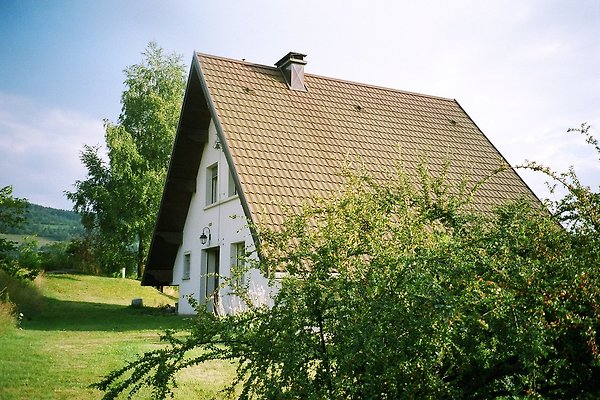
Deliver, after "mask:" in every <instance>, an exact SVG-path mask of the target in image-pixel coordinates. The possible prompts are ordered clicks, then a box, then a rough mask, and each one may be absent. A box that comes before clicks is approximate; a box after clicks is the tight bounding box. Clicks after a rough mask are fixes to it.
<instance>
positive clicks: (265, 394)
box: [98, 168, 600, 399]
mask: <svg viewBox="0 0 600 400" xmlns="http://www.w3.org/2000/svg"><path fill="white" fill-rule="evenodd" d="M420 177H421V180H420V184H419V185H417V186H416V187H415V186H413V185H411V184H410V183H409V181H408V179H407V178H406V177H405V176H404V175H403V174H402V173H401V172H399V173H398V175H397V176H396V177H395V178H394V179H392V180H390V182H388V183H386V184H378V183H375V182H373V181H372V180H371V179H370V178H369V177H365V176H361V175H349V177H348V184H347V187H346V189H345V191H344V192H343V193H341V194H340V195H339V196H338V197H336V198H333V199H327V200H322V201H319V202H317V203H316V204H314V205H312V206H306V207H305V208H304V209H303V211H302V212H301V213H299V214H295V215H291V216H290V217H289V218H288V219H287V220H286V221H285V223H284V224H283V225H282V226H281V227H280V229H279V230H277V231H273V230H269V229H265V228H263V229H260V230H259V236H260V250H261V259H260V261H259V265H258V266H259V267H260V268H262V270H263V271H265V272H266V273H272V272H273V271H277V270H282V269H284V270H286V271H287V276H286V277H285V278H284V279H283V280H282V281H281V282H279V285H280V290H279V292H278V293H277V294H276V296H275V298H274V304H273V306H272V307H267V306H254V305H253V304H252V302H250V301H248V304H247V311H245V312H240V313H238V314H235V315H223V316H215V315H212V314H208V313H206V312H205V311H202V308H201V307H200V308H199V315H198V318H197V321H196V324H195V325H194V327H193V328H192V329H191V330H190V331H189V332H187V335H176V334H175V333H174V332H167V334H166V335H165V336H164V340H165V341H166V342H167V343H168V344H169V347H168V348H167V349H166V350H158V351H154V352H149V353H146V354H144V355H142V356H140V358H139V359H137V360H135V361H132V362H130V363H128V364H127V365H125V366H124V367H123V368H122V369H121V370H118V371H115V372H114V373H113V374H111V375H109V376H108V377H107V378H106V379H105V380H103V381H102V382H100V383H99V384H98V387H99V388H101V389H103V390H105V391H106V394H105V398H114V397H115V396H117V395H118V394H119V393H121V392H123V391H128V390H130V391H132V392H135V391H137V390H138V389H139V388H140V387H141V386H142V385H149V386H152V387H153V388H154V392H153V394H154V396H155V397H156V398H164V397H166V396H167V395H168V394H169V393H170V388H171V387H172V385H173V384H174V375H175V373H176V372H177V371H179V370H180V369H183V368H186V367H188V366H190V365H194V364H197V363H201V362H203V361H206V360H210V359H221V360H237V361H238V362H239V364H238V369H237V378H236V380H235V381H234V382H233V383H232V386H231V387H230V392H229V393H230V394H232V395H233V394H235V395H237V396H238V398H240V399H254V398H256V399H263V398H264V399H299V398H301V399H330V398H340V399H364V398H378V399H379V398H380V399H401V398H408V399H412V398H436V399H438V398H441V399H444V398H445V399H449V398H481V399H484V398H498V397H502V398H524V397H531V398H555V399H563V398H597V397H598V396H599V395H600V336H599V332H600V319H599V315H600V304H599V299H600V271H599V270H598V260H600V241H599V233H600V232H599V231H598V226H597V225H595V221H598V219H597V218H598V215H599V213H600V208H599V207H598V203H597V202H596V203H593V202H592V201H590V200H588V199H597V194H594V193H593V192H591V191H590V190H589V189H588V188H585V187H583V186H582V185H579V186H577V185H575V186H573V187H575V188H576V189H577V190H574V191H573V190H572V191H570V196H567V197H566V198H565V199H564V200H563V201H562V202H561V203H560V204H557V207H556V210H559V213H558V214H557V215H555V216H552V215H550V214H549V213H548V212H547V210H545V209H542V208H541V206H540V205H536V204H531V203H530V202H527V201H517V202H515V203H512V204H506V205H503V206H502V207H499V208H497V209H496V210H495V211H494V212H493V213H489V214H480V213H477V212H474V211H472V208H471V207H470V202H469V199H470V194H469V193H465V192H464V191H463V190H460V188H464V187H465V186H464V185H462V184H460V185H459V186H451V185H450V184H448V181H447V179H446V177H445V176H443V175H442V176H438V177H432V176H430V175H429V174H427V172H426V170H425V168H422V170H421V174H420ZM565 182H567V181H565ZM567 189H571V188H570V187H569V186H567ZM590 204H591V206H590ZM561 210H568V211H566V213H565V212H562V211H561ZM584 211H585V212H584ZM567 219H568V221H570V222H571V223H570V224H568V226H569V227H570V228H569V229H565V228H563V227H562V226H561V225H560V224H559V223H558V222H557V221H562V222H564V221H566V220H567ZM272 275H273V274H271V275H270V276H272ZM229 283H231V284H233V285H234V290H235V291H237V290H240V289H243V288H239V287H235V279H232V280H231V281H229ZM238 294H240V295H241V296H242V297H243V293H238ZM198 349H200V350H201V351H200V352H199V353H198V352H196V350H198ZM198 354H200V355H198Z"/></svg>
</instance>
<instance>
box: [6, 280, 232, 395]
mask: <svg viewBox="0 0 600 400" xmlns="http://www.w3.org/2000/svg"><path fill="white" fill-rule="evenodd" d="M39 287H40V291H41V292H42V295H43V298H42V305H41V307H40V309H39V310H38V311H35V312H32V313H31V314H30V315H25V316H24V317H23V320H22V322H21V324H20V329H18V330H8V331H7V332H6V333H5V334H4V335H0V399H3V400H9V399H98V398H100V397H101V392H99V391H97V390H94V389H90V388H89V385H90V384H91V383H94V382H96V381H98V380H99V378H100V377H102V376H103V375H105V374H107V373H108V372H110V371H111V370H112V369H115V368H118V367H120V366H122V365H123V364H124V362H125V360H130V359H133V358H134V356H135V355H136V354H139V353H141V352H144V351H147V350H151V349H154V348H157V346H160V345H161V344H160V342H159V333H160V332H162V331H164V330H165V329H170V328H178V327H182V326H184V325H185V324H186V323H188V322H189V321H188V320H186V319H184V318H181V317H178V316H175V315H172V314H167V313H164V312H163V311H161V309H160V308H159V306H161V305H164V304H174V302H175V299H174V298H173V297H169V296H166V295H164V294H162V293H160V292H158V291H157V290H155V289H152V288H147V287H141V286H140V284H139V282H137V281H134V280H129V279H117V278H101V277H93V276H80V275H46V276H45V277H44V278H43V279H42V280H41V282H40V283H39ZM135 297H141V298H143V300H144V306H145V307H144V308H141V309H134V308H131V307H130V306H129V305H130V303H131V299H132V298H135ZM234 371H235V366H234V365H231V364H229V363H225V362H218V363H212V364H207V365H203V366H199V367H196V368H193V369H190V370H187V371H184V372H183V373H182V374H181V375H180V379H179V382H180V387H179V388H178V389H177V391H176V393H175V398H176V399H188V398H193V399H211V398H215V397H216V398H221V397H222V396H221V395H220V394H219V393H218V391H219V389H221V388H222V387H223V386H225V385H226V384H227V383H228V382H230V380H231V379H232V377H233V375H234ZM147 397H148V393H144V394H142V395H140V396H139V398H147Z"/></svg>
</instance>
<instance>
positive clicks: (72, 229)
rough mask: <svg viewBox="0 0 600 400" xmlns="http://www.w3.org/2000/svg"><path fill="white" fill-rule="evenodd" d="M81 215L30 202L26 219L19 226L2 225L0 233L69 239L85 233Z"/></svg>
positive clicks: (56, 239)
mask: <svg viewBox="0 0 600 400" xmlns="http://www.w3.org/2000/svg"><path fill="white" fill-rule="evenodd" d="M83 231H84V229H83V225H81V217H80V216H79V215H78V214H77V213H75V212H73V211H67V210H59V209H56V208H51V207H44V206H40V205H37V204H29V206H28V207H27V212H26V213H25V221H24V222H23V223H22V224H21V225H20V226H18V227H3V226H0V233H6V234H15V235H26V236H37V237H43V238H47V239H50V240H55V241H61V242H62V241H69V240H71V239H73V238H75V237H78V236H81V235H82V234H83Z"/></svg>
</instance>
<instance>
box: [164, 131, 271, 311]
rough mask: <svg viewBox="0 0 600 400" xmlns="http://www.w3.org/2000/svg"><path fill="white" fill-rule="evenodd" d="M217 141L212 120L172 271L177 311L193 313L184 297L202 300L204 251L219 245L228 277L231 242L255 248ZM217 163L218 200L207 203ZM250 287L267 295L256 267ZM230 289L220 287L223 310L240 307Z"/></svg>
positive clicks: (264, 283) (221, 271)
mask: <svg viewBox="0 0 600 400" xmlns="http://www.w3.org/2000/svg"><path fill="white" fill-rule="evenodd" d="M216 140H217V135H216V129H215V126H214V124H213V122H211V124H210V127H209V140H208V143H207V145H206V146H205V148H204V153H203V155H202V160H201V162H200V167H199V169H198V175H197V179H196V193H195V194H194V195H193V196H192V201H191V203H190V209H189V211H188V216H187V220H186V223H185V227H184V231H183V243H182V245H181V246H180V248H179V251H178V252H177V257H176V260H175V266H174V270H173V284H174V285H179V309H178V310H179V313H180V314H194V313H195V310H194V308H193V307H192V306H191V305H190V303H189V302H188V300H187V296H190V295H191V296H193V297H194V298H195V299H196V300H197V301H198V302H199V303H200V304H203V303H204V299H201V298H200V291H201V287H202V285H203V284H204V279H205V275H204V274H205V270H204V271H203V270H202V269H203V268H202V266H203V265H204V268H206V261H205V260H204V257H206V254H205V252H203V250H206V249H210V248H215V247H217V246H218V247H219V249H220V253H219V254H220V262H219V269H220V275H222V276H227V277H229V276H230V267H231V257H232V254H231V244H232V243H238V242H245V244H246V246H247V248H248V249H249V250H250V251H252V250H254V243H253V241H252V236H251V234H250V230H249V228H248V226H247V221H246V219H245V217H244V212H243V209H242V206H241V202H240V200H239V198H238V196H237V195H234V196H228V186H229V168H228V165H227V160H226V158H225V155H224V154H223V151H222V150H221V149H220V148H217V146H215V143H216ZM215 163H218V166H219V168H218V186H219V191H218V199H217V202H216V203H214V204H211V205H208V206H207V205H206V190H207V179H208V177H207V169H208V168H209V167H210V166H212V165H214V164H215ZM205 227H208V228H209V229H210V234H211V239H210V241H209V242H207V243H206V244H205V245H202V243H201V242H200V235H202V231H203V228H205ZM186 253H189V254H190V265H191V268H190V279H183V258H184V254H186ZM248 277H249V279H250V289H251V291H254V294H255V296H259V297H260V296H262V297H266V298H270V297H269V293H270V289H269V287H268V282H267V280H266V279H265V278H264V277H263V276H262V275H261V274H260V272H259V271H258V270H252V271H250V273H249V274H248ZM229 291H230V290H229V289H228V288H222V289H221V290H220V297H221V304H222V308H223V309H222V310H221V311H225V312H232V311H234V310H235V309H238V308H239V307H240V305H239V301H236V300H237V299H235V298H232V296H229V295H228V293H229Z"/></svg>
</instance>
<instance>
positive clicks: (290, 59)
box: [275, 51, 306, 68]
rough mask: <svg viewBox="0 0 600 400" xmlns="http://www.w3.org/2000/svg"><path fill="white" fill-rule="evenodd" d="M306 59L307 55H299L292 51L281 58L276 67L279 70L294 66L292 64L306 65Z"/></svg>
mask: <svg viewBox="0 0 600 400" xmlns="http://www.w3.org/2000/svg"><path fill="white" fill-rule="evenodd" d="M304 57H306V54H302V53H297V52H295V51H290V52H289V53H287V54H286V55H285V56H283V57H282V58H281V60H279V61H277V62H276V63H275V66H276V67H277V68H285V67H286V66H287V64H292V63H294V64H302V65H306V61H304Z"/></svg>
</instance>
